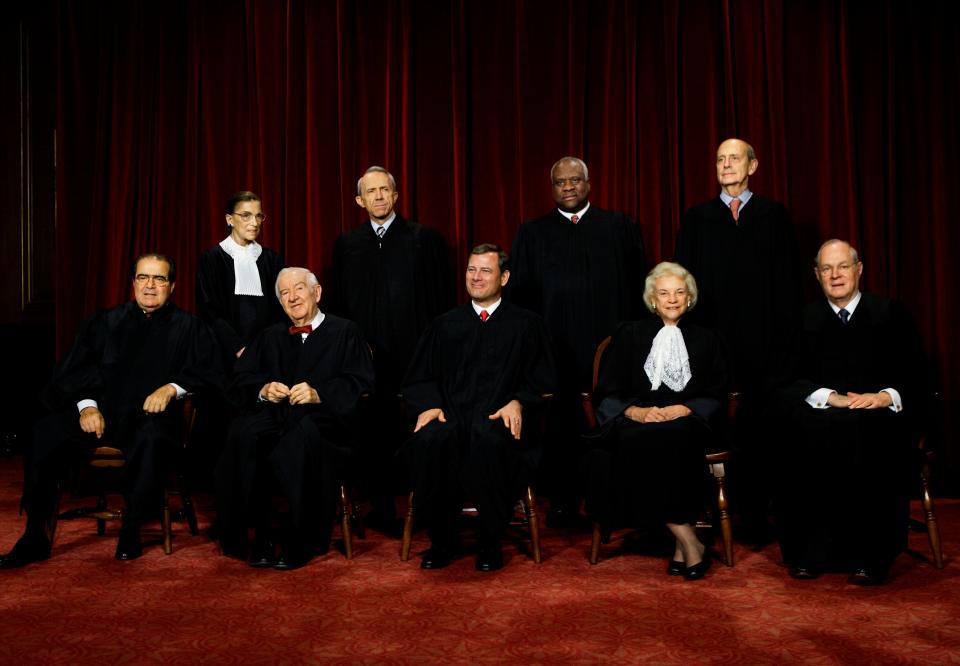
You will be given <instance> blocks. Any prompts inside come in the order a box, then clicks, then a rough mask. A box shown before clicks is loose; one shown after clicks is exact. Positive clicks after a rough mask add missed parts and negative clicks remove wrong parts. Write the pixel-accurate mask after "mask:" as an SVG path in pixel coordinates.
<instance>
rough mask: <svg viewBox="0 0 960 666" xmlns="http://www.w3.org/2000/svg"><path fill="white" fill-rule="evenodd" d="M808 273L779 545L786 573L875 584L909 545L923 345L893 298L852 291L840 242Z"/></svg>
mask: <svg viewBox="0 0 960 666" xmlns="http://www.w3.org/2000/svg"><path fill="white" fill-rule="evenodd" d="M814 272H815V274H816V276H817V280H818V281H819V282H820V286H821V288H822V289H823V294H824V296H825V298H824V299H821V300H819V301H817V302H815V303H811V304H810V305H808V306H807V308H806V309H805V310H804V312H803V328H802V330H801V335H800V340H799V353H798V355H797V357H798V363H797V377H799V379H797V380H796V381H795V382H794V383H793V385H792V386H791V388H790V390H789V391H787V394H788V396H789V399H790V407H791V416H792V425H793V427H790V428H788V431H787V432H788V436H787V437H788V440H789V441H790V443H791V445H790V446H789V447H787V450H786V451H784V456H785V458H784V461H783V463H782V464H780V465H779V466H778V469H779V470H780V472H779V474H778V477H779V479H780V484H779V485H780V487H782V489H783V501H782V502H781V503H780V504H781V511H780V512H779V513H778V517H779V520H780V527H781V535H780V546H781V550H782V551H783V557H784V560H785V561H786V562H787V564H788V565H790V567H791V569H790V573H791V575H792V576H793V577H794V578H799V579H809V578H816V577H817V576H819V575H820V574H821V573H822V572H823V571H824V569H825V567H836V566H840V567H846V568H848V569H849V570H850V571H851V572H852V574H851V576H850V582H851V583H854V584H858V585H876V584H879V583H882V582H883V581H884V579H885V578H886V575H887V571H888V569H889V568H890V565H891V564H892V563H893V561H894V559H895V558H896V556H897V555H898V554H899V553H900V552H901V551H903V549H904V548H905V547H906V545H907V519H908V515H909V498H910V494H909V487H910V485H909V484H910V480H911V479H912V478H914V477H915V475H916V470H917V465H916V461H915V460H914V459H913V458H912V457H911V455H912V454H914V451H915V442H916V438H915V437H916V432H917V427H918V426H920V425H921V422H922V419H923V416H924V411H925V405H924V399H923V397H922V390H923V388H922V384H923V375H924V373H923V368H924V359H923V351H922V346H921V342H920V337H919V335H918V334H917V330H916V327H915V326H914V323H913V319H912V317H910V314H909V313H908V312H907V310H906V309H905V308H904V307H903V306H902V305H901V304H899V303H897V302H896V301H891V300H888V299H886V298H883V297H880V296H876V295H874V294H870V293H864V292H861V291H860V286H859V285H860V277H861V275H862V274H863V263H862V262H861V261H860V257H859V256H858V255H857V251H856V250H855V249H854V248H852V247H851V246H850V244H849V243H847V242H845V241H841V240H836V239H834V240H829V241H827V242H826V243H824V244H823V245H822V246H821V248H820V251H819V252H818V253H817V258H816V264H815V267H814ZM781 430H782V428H781Z"/></svg>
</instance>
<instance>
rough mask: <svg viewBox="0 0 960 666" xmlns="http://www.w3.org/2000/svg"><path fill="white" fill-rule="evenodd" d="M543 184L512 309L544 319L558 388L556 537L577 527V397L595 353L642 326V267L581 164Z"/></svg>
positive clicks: (518, 260) (559, 165)
mask: <svg viewBox="0 0 960 666" xmlns="http://www.w3.org/2000/svg"><path fill="white" fill-rule="evenodd" d="M550 182H551V186H552V188H553V199H554V201H555V202H556V208H554V209H553V210H552V211H550V212H549V213H547V214H546V215H544V216H543V217H540V218H538V219H535V220H530V221H528V222H526V223H524V224H523V225H522V226H521V227H520V229H519V231H518V232H517V236H516V239H515V240H514V241H513V249H512V251H511V256H512V262H513V279H512V282H511V285H510V299H511V301H512V302H514V303H516V304H517V305H520V306H521V307H525V308H527V309H529V310H533V311H534V312H536V313H538V314H539V315H541V316H542V317H543V318H544V320H545V321H546V323H547V328H548V329H549V331H550V335H551V338H552V340H553V344H554V358H555V359H556V362H557V372H558V380H559V385H558V389H557V395H556V397H555V399H554V401H553V403H552V404H551V407H550V410H551V414H550V416H549V418H548V428H549V429H550V435H549V439H550V442H551V446H550V449H548V450H547V451H546V452H545V458H544V465H543V467H544V469H543V474H542V478H541V489H542V491H544V492H545V494H547V495H548V496H549V497H550V499H551V512H550V514H549V516H548V524H549V525H551V526H552V527H562V526H567V525H572V524H575V523H576V522H577V514H578V510H579V492H578V489H579V486H580V483H581V481H580V479H579V476H580V475H579V470H578V468H577V462H578V460H579V458H580V451H581V449H582V446H581V441H580V433H581V432H582V431H583V429H584V419H583V417H582V415H581V406H580V393H581V392H589V391H590V390H591V386H590V384H591V375H592V369H593V356H594V353H595V352H596V349H597V345H599V344H600V342H601V341H602V340H603V339H604V338H605V337H607V336H608V335H611V334H612V333H613V332H614V330H615V329H616V327H617V324H619V323H620V322H622V321H632V320H635V319H639V318H641V317H645V316H647V312H646V310H645V309H644V308H643V305H642V300H643V299H642V297H641V294H642V292H643V279H642V278H638V277H637V276H643V275H646V272H647V267H646V258H645V255H644V250H643V240H642V238H641V235H640V230H639V228H638V227H637V225H636V224H635V223H634V222H633V221H632V220H631V219H630V218H628V217H627V216H626V215H625V214H623V213H618V212H613V211H606V210H602V209H600V208H598V207H597V206H594V205H592V204H591V203H590V200H589V197H590V175H589V171H588V170H587V165H586V164H585V163H584V162H583V160H581V159H579V158H576V157H563V158H561V159H559V160H557V162H556V163H555V164H554V165H553V168H551V170H550Z"/></svg>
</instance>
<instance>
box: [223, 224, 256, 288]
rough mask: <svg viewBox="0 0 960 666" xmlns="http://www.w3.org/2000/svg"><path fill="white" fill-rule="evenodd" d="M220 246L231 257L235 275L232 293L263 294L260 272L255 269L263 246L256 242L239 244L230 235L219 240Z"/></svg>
mask: <svg viewBox="0 0 960 666" xmlns="http://www.w3.org/2000/svg"><path fill="white" fill-rule="evenodd" d="M220 247H222V248H223V251H224V252H226V253H227V254H229V255H230V256H231V257H233V274H234V275H235V276H236V281H235V282H234V285H233V293H234V294H236V295H238V296H263V287H262V286H261V284H260V272H259V271H258V270H257V259H258V258H260V254H261V253H262V252H263V247H262V246H260V245H259V244H258V243H256V242H253V243H250V244H249V245H247V246H243V245H240V244H239V243H237V241H235V240H233V237H232V236H227V237H226V238H224V239H223V240H222V241H220Z"/></svg>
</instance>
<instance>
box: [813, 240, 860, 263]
mask: <svg viewBox="0 0 960 666" xmlns="http://www.w3.org/2000/svg"><path fill="white" fill-rule="evenodd" d="M834 243H843V244H845V245H846V246H847V247H849V248H850V257H851V258H852V259H853V263H855V264H859V263H860V253H859V252H857V248H855V247H854V246H853V245H851V244H850V243H849V242H848V241H845V240H843V239H842V238H831V239H830V240H828V241H826V242H824V243H823V245H821V246H820V249H819V250H817V254H816V256H815V257H814V258H813V265H814V266H817V267H819V266H820V253H821V252H823V248H825V247H826V246H828V245H833V244H834Z"/></svg>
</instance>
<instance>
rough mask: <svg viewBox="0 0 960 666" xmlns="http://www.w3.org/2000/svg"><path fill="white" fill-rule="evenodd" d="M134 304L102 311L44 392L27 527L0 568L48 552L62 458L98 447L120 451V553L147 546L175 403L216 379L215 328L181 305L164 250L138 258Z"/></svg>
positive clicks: (28, 469)
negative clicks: (144, 535)
mask: <svg viewBox="0 0 960 666" xmlns="http://www.w3.org/2000/svg"><path fill="white" fill-rule="evenodd" d="M132 278H133V295H134V300H133V301H130V302H128V303H125V304H123V305H121V306H119V307H116V308H114V309H112V310H108V311H105V312H101V313H98V314H97V315H95V316H94V317H93V318H92V319H90V320H89V321H88V322H87V323H86V324H85V325H84V326H83V327H82V329H81V331H80V333H79V334H78V336H77V340H76V342H75V344H74V346H73V349H72V350H71V351H70V352H69V353H68V354H67V356H66V357H65V358H64V359H63V361H61V363H60V365H59V366H58V368H57V370H56V373H55V375H54V379H53V382H52V383H51V384H50V386H49V387H48V388H47V389H46V390H45V392H44V396H43V399H44V403H45V404H46V406H47V407H48V408H50V409H51V410H52V413H51V414H50V415H49V416H46V417H44V418H42V419H41V420H40V421H38V422H37V424H36V426H35V428H34V435H33V443H32V445H31V446H30V447H29V449H28V450H27V452H26V456H25V461H24V468H25V469H24V475H25V481H24V491H23V500H22V506H23V508H24V510H25V511H26V512H27V527H26V532H25V533H24V535H23V537H21V539H20V540H19V541H18V542H17V544H16V545H15V546H14V547H13V550H12V551H11V552H9V553H7V554H6V555H4V556H2V557H0V568H12V567H19V566H23V565H25V564H28V563H30V562H34V561H38V560H44V559H47V558H48V557H49V556H50V549H51V543H50V536H49V535H50V534H52V531H53V526H54V521H55V520H56V515H55V511H56V507H57V504H58V503H57V493H58V482H59V480H60V478H61V475H62V472H63V470H64V468H65V467H66V465H67V463H68V462H70V460H71V459H72V458H75V457H77V456H78V455H79V454H81V453H82V452H83V451H84V450H87V449H92V448H94V447H95V446H97V445H110V446H115V447H117V448H120V449H122V450H123V451H124V453H125V456H126V466H125V468H124V491H125V497H126V504H127V506H126V511H125V513H124V516H123V524H122V527H121V529H120V539H119V541H118V543H117V550H116V557H117V559H119V560H132V559H135V558H137V557H140V555H141V554H142V552H143V549H142V546H141V543H140V526H141V524H142V523H143V522H144V520H145V519H147V518H151V517H153V514H154V513H159V510H160V507H161V495H162V488H163V486H162V483H163V479H164V477H165V474H166V471H167V469H166V465H165V462H166V459H167V458H169V455H168V454H170V453H172V451H173V447H174V446H176V444H177V443H178V441H179V438H180V436H181V434H182V427H183V419H182V416H181V410H179V409H177V408H176V407H175V406H174V405H175V401H176V400H178V399H179V398H181V397H183V396H184V395H186V394H187V393H188V392H195V391H198V390H200V389H203V388H207V387H211V386H214V385H217V384H218V383H219V382H220V370H219V362H218V361H219V351H218V350H217V349H216V342H215V340H214V338H213V334H212V333H211V332H210V330H209V329H208V328H207V326H206V325H205V324H203V322H201V321H200V320H199V319H197V318H196V317H194V316H192V315H189V314H187V313H185V312H183V311H181V310H179V309H178V308H177V307H176V306H175V305H173V303H170V302H168V300H167V299H168V298H169V297H170V295H171V294H172V293H173V290H174V287H175V286H176V285H175V280H176V266H175V264H174V262H173V260H171V259H169V258H167V257H165V256H163V255H160V254H146V255H143V256H141V257H139V258H138V259H137V260H136V262H134V266H133V272H132Z"/></svg>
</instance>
